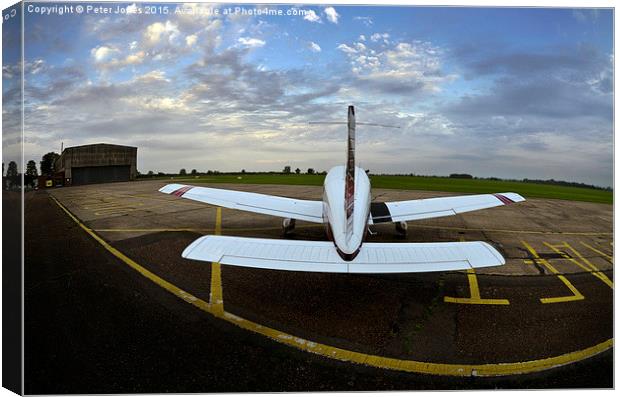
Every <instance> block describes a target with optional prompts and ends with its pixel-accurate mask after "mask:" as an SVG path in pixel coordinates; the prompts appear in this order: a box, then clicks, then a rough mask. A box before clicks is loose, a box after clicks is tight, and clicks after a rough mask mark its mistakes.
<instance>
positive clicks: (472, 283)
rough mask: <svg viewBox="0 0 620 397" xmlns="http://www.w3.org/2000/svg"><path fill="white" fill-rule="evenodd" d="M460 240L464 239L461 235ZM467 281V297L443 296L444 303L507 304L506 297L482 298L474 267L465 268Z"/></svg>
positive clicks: (508, 302)
mask: <svg viewBox="0 0 620 397" xmlns="http://www.w3.org/2000/svg"><path fill="white" fill-rule="evenodd" d="M459 240H460V241H465V238H464V237H463V236H461V237H460V239H459ZM467 281H468V283H469V296H470V297H469V298H455V297H452V296H444V297H443V301H444V302H446V303H461V304H466V305H509V304H510V301H508V299H482V298H481V297H480V288H479V287H478V277H476V271H475V270H474V269H467Z"/></svg>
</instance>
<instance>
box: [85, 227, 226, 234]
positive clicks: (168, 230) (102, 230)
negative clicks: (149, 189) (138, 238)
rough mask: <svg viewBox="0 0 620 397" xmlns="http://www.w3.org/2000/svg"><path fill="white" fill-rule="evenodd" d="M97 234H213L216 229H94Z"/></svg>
mask: <svg viewBox="0 0 620 397" xmlns="http://www.w3.org/2000/svg"><path fill="white" fill-rule="evenodd" d="M93 230H94V231H95V232H105V233H132V232H195V233H211V232H213V231H214V229H193V228H186V229H183V228H179V229H169V228H151V229H93Z"/></svg>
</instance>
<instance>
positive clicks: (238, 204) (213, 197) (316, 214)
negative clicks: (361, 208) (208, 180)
mask: <svg viewBox="0 0 620 397" xmlns="http://www.w3.org/2000/svg"><path fill="white" fill-rule="evenodd" d="M159 191H160V192H162V193H166V194H173V195H175V196H178V197H183V198H186V199H190V200H196V201H200V202H202V203H207V204H212V205H217V206H220V207H226V208H232V209H236V210H242V211H249V212H256V213H259V214H266V215H273V216H277V217H281V218H293V219H299V220H302V221H308V222H315V223H323V202H322V201H311V200H297V199H291V198H286V197H278V196H270V195H267V194H259V193H249V192H240V191H236V190H224V189H212V188H208V187H198V186H190V185H181V184H178V183H173V184H169V185H166V186H164V187H162V188H161V189H159Z"/></svg>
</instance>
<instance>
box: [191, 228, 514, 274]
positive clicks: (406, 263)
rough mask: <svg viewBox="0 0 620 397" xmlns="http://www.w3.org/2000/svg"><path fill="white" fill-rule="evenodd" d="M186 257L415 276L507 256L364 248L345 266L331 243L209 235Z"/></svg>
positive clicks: (485, 247)
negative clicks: (417, 273) (418, 273)
mask: <svg viewBox="0 0 620 397" xmlns="http://www.w3.org/2000/svg"><path fill="white" fill-rule="evenodd" d="M182 256H183V258H187V259H194V260H199V261H207V262H219V263H222V264H225V265H234V266H244V267H254V268H261V269H275V270H292V271H305V272H329V273H415V272H434V271H451V270H466V269H471V268H478V267H488V266H499V265H503V264H504V263H505V260H504V258H503V257H502V255H501V254H500V253H499V252H497V250H495V248H493V247H492V246H490V245H489V244H487V243H484V242H481V241H468V242H455V243H364V244H363V245H362V247H361V249H360V252H359V254H358V255H357V256H356V257H355V259H353V260H352V261H350V262H346V261H344V260H343V259H342V258H340V256H339V255H338V253H337V252H336V248H335V247H334V244H333V243H332V242H329V241H300V240H277V239H264V238H247V237H233V236H213V235H210V236H203V237H201V238H199V239H198V240H196V241H194V242H193V243H192V244H190V245H189V246H188V247H187V248H186V249H185V250H184V251H183V254H182Z"/></svg>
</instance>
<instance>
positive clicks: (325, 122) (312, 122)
mask: <svg viewBox="0 0 620 397" xmlns="http://www.w3.org/2000/svg"><path fill="white" fill-rule="evenodd" d="M308 124H311V125H312V124H340V125H344V124H349V123H348V122H345V121H308ZM356 124H357V125H370V126H374V127H384V128H400V127H399V126H397V125H387V124H376V123H356Z"/></svg>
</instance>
